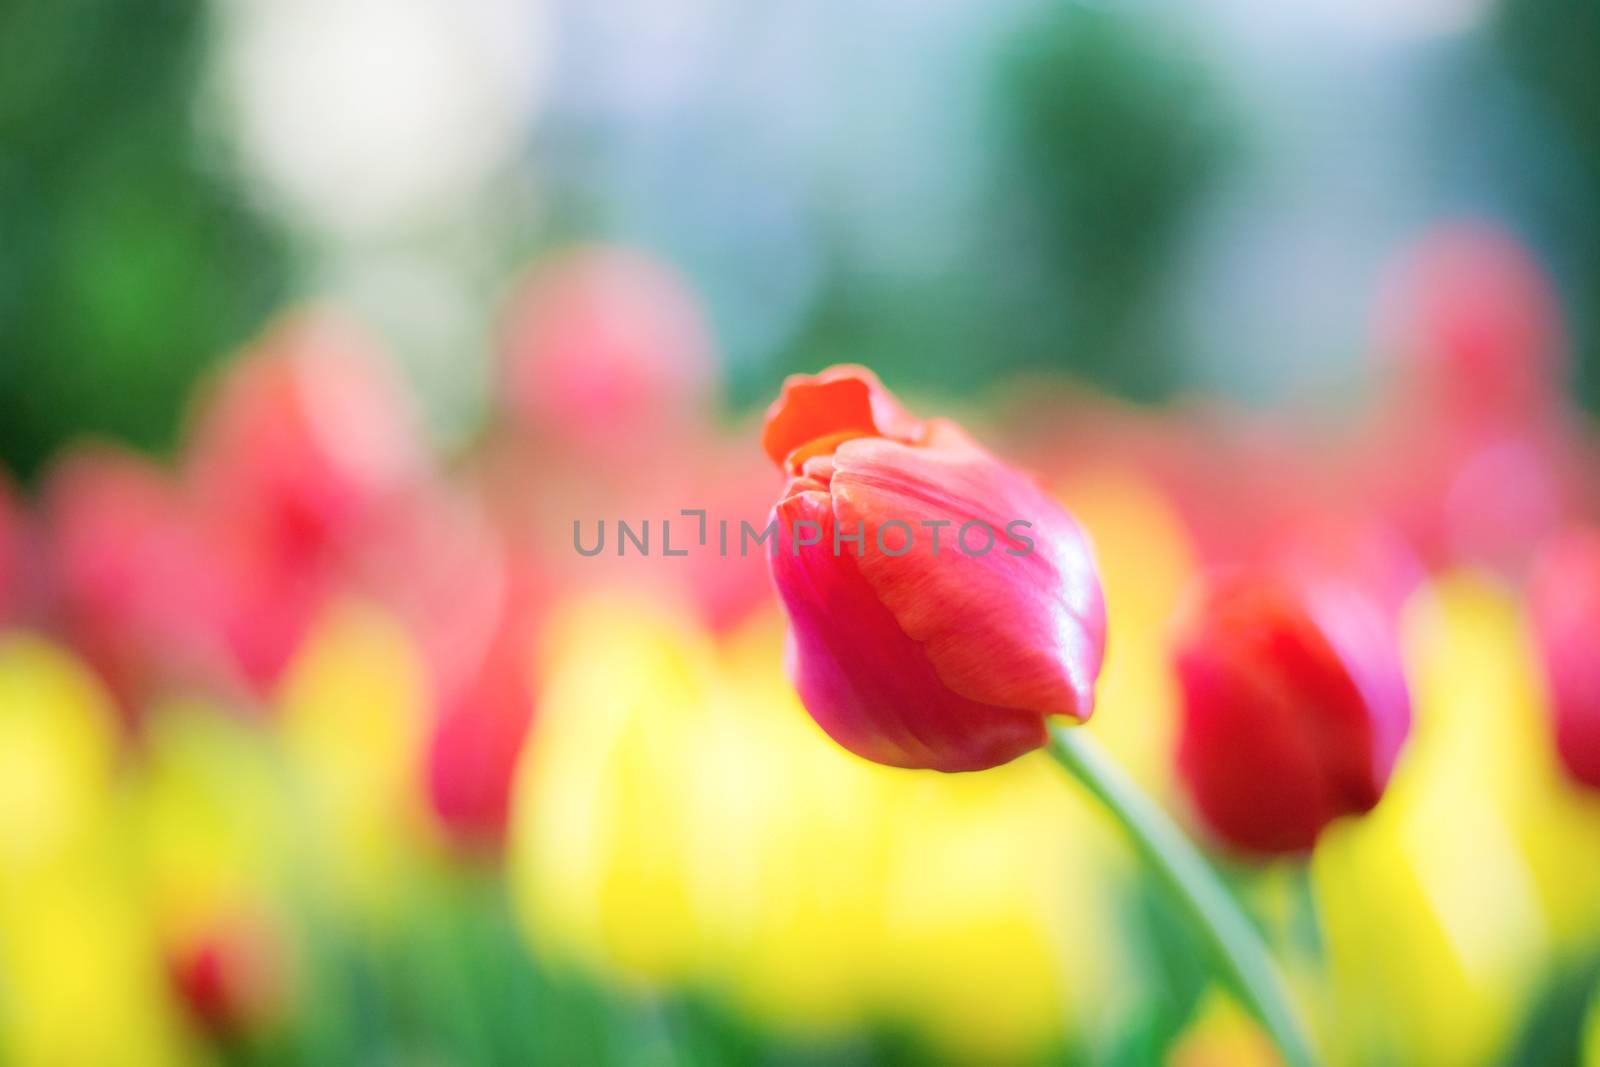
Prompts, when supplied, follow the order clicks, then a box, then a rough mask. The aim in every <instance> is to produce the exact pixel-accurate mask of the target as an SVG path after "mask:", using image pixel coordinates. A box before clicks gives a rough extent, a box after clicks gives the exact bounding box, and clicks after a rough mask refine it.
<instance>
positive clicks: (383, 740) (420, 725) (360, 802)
mask: <svg viewBox="0 0 1600 1067" xmlns="http://www.w3.org/2000/svg"><path fill="white" fill-rule="evenodd" d="M425 701H426V689H425V679H424V674H423V669H422V666H421V664H420V663H419V662H418V658H417V655H416V652H415V649H414V648H413V647H412V645H411V643H410V641H409V640H408V639H407V638H406V635H405V633H404V632H403V631H402V630H401V629H400V627H399V626H398V624H396V623H395V622H394V621H393V620H392V619H390V618H389V617H388V616H386V615H384V614H382V613H381V612H379V611H377V610H375V609H372V608H370V607H367V606H364V605H360V604H354V603H346V604H342V605H339V606H336V607H335V608H333V609H332V610H331V611H330V612H329V613H328V615H327V616H326V617H325V618H324V619H322V620H321V622H320V624H319V625H318V626H317V627H316V628H315V629H314V630H313V632H312V634H311V635H310V636H309V637H308V638H307V640H306V643H305V645H304V646H303V647H302V648H301V649H300V651H299V652H298V653H297V654H296V656H295V658H294V660H293V661H292V662H291V663H290V665H289V671H288V674H287V676H286V678H285V680H284V683H283V686H282V688H281V690H280V692H279V694H278V700H277V704H278V707H277V717H278V722H279V726H280V729H281V731H282V737H283V743H284V747H285V750H286V753H287V755H288V758H289V761H290V763H291V765H292V767H293V769H294V772H295V775H296V778H297V781H298V785H299V788H300V790H301V792H302V798H301V800H302V805H303V807H302V809H301V811H300V812H299V821H300V823H301V826H302V830H303V832H304V833H305V834H306V835H307V838H308V840H307V846H308V851H309V856H308V869H309V870H311V871H312V872H314V873H315V875H316V876H317V877H318V878H321V879H324V882H323V884H322V886H321V887H320V888H322V889H324V890H326V891H327V892H328V893H329V894H331V899H332V900H333V901H334V903H335V904H336V905H337V906H340V907H341V908H344V909H347V910H348V911H349V912H350V913H351V914H352V915H359V916H365V917H368V918H372V919H376V920H380V921H381V920H384V919H386V918H393V917H394V916H395V915H396V914H398V910H397V909H398V908H399V907H400V905H401V904H402V903H403V898H404V897H405V895H406V893H407V891H408V888H409V886H410V885H411V884H412V882H413V879H411V878H410V877H408V874H407V872H408V870H409V869H410V867H409V865H410V864H411V863H412V862H413V861H414V860H415V859H416V857H417V855H418V851H417V850H418V847H419V842H420V841H421V840H422V839H423V838H424V836H425V833H426V830H425V827H426V821H425V817H424V814H423V809H422V803H421V794H420V791H419V781H420V778H419V771H418V765H419V761H420V758H421V747H422V742H423V731H424V729H425V715H426V711H427V706H426V703H425Z"/></svg>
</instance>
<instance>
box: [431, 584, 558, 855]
mask: <svg viewBox="0 0 1600 1067" xmlns="http://www.w3.org/2000/svg"><path fill="white" fill-rule="evenodd" d="M542 605H543V596H542V595H541V590H540V588H539V586H538V584H537V583H536V582H535V581H533V580H532V578H531V576H529V575H526V574H524V575H523V576H521V577H520V578H518V579H516V580H513V581H511V582H509V583H508V585H507V588H506V590H505V595H504V599H503V602H502V603H501V604H500V607H499V616H498V619H497V620H496V625H495V631H494V634H493V637H492V640H491V641H490V643H489V645H488V647H487V648H486V649H485V650H484V652H483V655H482V658H481V659H480V660H479V661H478V662H477V663H476V664H475V665H474V667H473V668H472V670H471V671H470V672H469V673H467V674H466V675H464V676H461V677H458V678H444V679H441V685H440V696H439V708H438V718H437V720H436V721H435V723H434V727H433V733H432V735H431V737H430V738H429V740H428V751H427V772H426V773H427V795H428V799H429V802H430V803H431V805H432V807H433V811H434V814H435V816H436V817H437V819H438V821H439V824H440V825H441V826H442V827H443V828H444V830H445V831H446V832H447V833H448V834H449V835H450V838H451V839H452V840H453V841H454V842H455V843H456V844H458V845H461V846H464V847H466V848H469V849H487V850H493V849H496V848H498V847H499V845H500V843H501V841H502V840H503V839H504V836H505V830H506V821H507V818H508V816H509V814H510V806H511V786H512V782H513V779H514V778H515V776H516V768H517V761H518V759H519V758H520V756H521V753H522V743H523V740H524V739H525V738H526V737H527V734H528V727H529V725H530V724H531V722H532V720H533V713H534V669H535V666H536V664H535V657H534V653H535V649H536V640H537V636H538V625H539V621H540V614H541V610H542Z"/></svg>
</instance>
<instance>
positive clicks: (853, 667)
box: [762, 367, 1105, 771]
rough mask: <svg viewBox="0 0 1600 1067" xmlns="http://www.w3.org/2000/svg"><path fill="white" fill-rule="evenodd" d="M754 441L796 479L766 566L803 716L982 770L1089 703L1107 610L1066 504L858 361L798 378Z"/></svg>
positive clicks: (892, 753) (778, 515)
mask: <svg viewBox="0 0 1600 1067" xmlns="http://www.w3.org/2000/svg"><path fill="white" fill-rule="evenodd" d="M762 443H763V445H764V447H765V449H766V452H767V455H768V456H769V457H771V459H772V460H773V461H774V462H775V463H777V464H778V465H779V466H780V467H781V468H782V470H783V471H784V473H785V474H786V475H787V476H788V478H789V483H788V486H787V488H785V490H784V493H783V496H782V498H781V499H780V501H779V502H778V504H777V506H776V508H775V509H774V511H773V519H774V527H773V538H772V541H771V543H770V547H769V562H770V564H771V568H772V575H773V580H774V582H775V583H776V585H777V587H778V591H779V593H780V595H781V596H782V599H783V602H784V606H785V607H786V609H787V610H788V613H789V621H790V624H791V634H790V638H791V646H790V653H791V670H792V673H793V675H794V681H795V687H796V690H797V691H798V692H799V695H800V698H801V700H802V701H803V702H804V703H805V705H806V708H807V710H809V711H810V713H811V715H812V717H813V718H814V719H816V721H817V723H818V724H819V725H820V726H821V727H822V728H823V730H825V731H826V732H827V733H828V735H829V736H831V737H832V738H833V739H834V740H835V741H837V742H838V743H839V744H841V745H843V746H844V747H845V748H847V749H849V750H850V751H852V752H854V753H856V754H857V755H859V756H863V757H865V758H867V759H870V760H874V761H876V762H879V763H885V764H890V765H892V766H897V767H923V768H931V769H935V770H943V771H963V770H980V769H983V768H986V767H993V766H996V765H998V764H1001V763H1005V762H1008V761H1009V760H1012V759H1014V758H1016V757H1017V756H1019V755H1021V754H1023V753H1024V752H1028V751H1030V750H1032V749H1035V748H1038V747H1040V746H1042V745H1043V744H1044V743H1045V742H1046V739H1047V737H1046V731H1045V719H1046V717H1048V716H1051V715H1066V716H1070V717H1071V718H1073V719H1076V720H1078V721H1080V722H1081V721H1085V720H1087V719H1088V718H1089V715H1090V713H1091V712H1092V711H1093V708H1094V684H1095V679H1096V678H1097V676H1098V675H1099V673H1100V664H1101V660H1102V658H1103V655H1104V651H1105V605H1104V601H1103V600H1102V597H1101V592H1100V580H1099V576H1098V575H1097V574H1096V571H1095V566H1094V559H1093V555H1092V553H1091V551H1090V548H1089V544H1088V541H1087V540H1086V539H1085V537H1084V535H1083V532H1082V531H1081V530H1080V529H1079V528H1078V525H1077V523H1075V522H1074V521H1073V520H1072V518H1071V517H1070V516H1069V515H1068V514H1067V513H1066V512H1065V511H1064V510H1063V509H1062V508H1061V506H1060V505H1059V504H1057V503H1056V502H1055V501H1054V500H1052V499H1051V498H1050V497H1049V496H1047V495H1046V494H1045V493H1044V492H1043V491H1042V490H1041V489H1040V488H1039V487H1038V486H1037V485H1036V484H1035V483H1034V482H1033V481H1032V480H1030V479H1029V478H1027V477H1026V476H1024V475H1023V474H1021V473H1020V472H1018V471H1017V470H1015V469H1013V468H1012V467H1010V466H1007V465H1006V464H1005V463H1002V462H1001V461H1000V460H998V459H996V458H995V457H994V456H992V455H991V454H989V453H988V452H986V451H985V450H984V449H982V448H980V447H979V446H978V445H976V444H975V443H973V441H972V440H971V439H970V438H968V437H967V435H966V434H965V433H963V432H962V431H961V430H960V429H959V428H958V427H957V426H955V425H954V424H953V423H950V422H946V421H942V420H935V421H931V422H923V421H921V420H919V419H916V418H914V417H913V416H911V415H910V414H908V413H907V412H906V411H905V410H904V409H903V408H901V407H900V405H899V403H898V402H897V401H896V400H895V398H894V397H893V396H891V395H890V393H889V392H888V390H886V389H885V388H884V387H883V386H882V385H881V384H880V383H879V382H878V380H877V378H876V377H875V376H874V375H873V374H872V372H871V371H868V370H866V369H864V368H861V367H835V368H833V369H831V370H828V371H825V372H823V373H822V374H820V375H817V376H815V377H798V376H797V377H794V378H791V379H789V381H788V382H787V383H785V385H784V388H783V394H782V395H781V396H780V397H779V398H778V400H777V402H776V403H774V404H773V406H772V408H771V409H770V410H769V411H768V413H767V422H766V429H765V432H764V434H763V440H762Z"/></svg>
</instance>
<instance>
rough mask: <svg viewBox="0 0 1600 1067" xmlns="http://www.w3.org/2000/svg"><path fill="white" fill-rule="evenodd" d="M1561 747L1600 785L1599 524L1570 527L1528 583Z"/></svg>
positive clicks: (1573, 767) (1580, 774)
mask: <svg viewBox="0 0 1600 1067" xmlns="http://www.w3.org/2000/svg"><path fill="white" fill-rule="evenodd" d="M1528 612H1529V615H1530V616H1531V618H1532V623H1533V629H1534V633H1535V636H1536V637H1537V639H1538V643H1539V651H1540V654H1541V656H1542V659H1543V662H1544V670H1545V682H1546V687H1547V690H1548V693H1549V706H1550V713H1551V716H1552V721H1553V725H1554V729H1555V745H1556V752H1557V753H1558V755H1559V756H1560V758H1561V762H1562V764H1563V765H1564V766H1565V767H1566V769H1567V771H1568V773H1570V774H1571V775H1572V777H1573V778H1574V779H1575V780H1576V781H1578V782H1581V783H1583V784H1584V785H1587V786H1591V787H1593V788H1595V789H1600V529H1595V528H1592V527H1591V528H1581V529H1572V530H1567V531H1565V532H1563V533H1562V534H1560V535H1558V536H1557V537H1556V538H1554V539H1553V540H1552V541H1551V542H1550V543H1549V544H1548V545H1546V546H1545V548H1544V549H1543V550H1542V551H1541V552H1540V553H1539V557H1538V560H1537V562H1536V563H1535V566H1534V570H1533V575H1532V578H1531V580H1530V582H1529V586H1528Z"/></svg>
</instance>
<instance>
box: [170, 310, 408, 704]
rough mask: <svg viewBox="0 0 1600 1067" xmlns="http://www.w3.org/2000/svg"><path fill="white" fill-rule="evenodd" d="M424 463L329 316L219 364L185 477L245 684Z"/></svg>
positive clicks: (402, 405)
mask: <svg viewBox="0 0 1600 1067" xmlns="http://www.w3.org/2000/svg"><path fill="white" fill-rule="evenodd" d="M424 471H425V466H424V449H423V442H422V440H421V439H420V437H419V435H418V428H417V426H416V423H415V421H414V419H413V418H412V412H411V411H410V408H409V406H408V404H407V402H406V397H405V394H404V391H403V390H402V389H401V387H400V383H399V382H398V381H397V380H396V379H395V378H394V377H393V376H392V375H391V374H389V373H388V370H387V367H386V365H385V364H384V361H383V358H382V357H381V355H379V354H378V353H376V352H375V351H374V350H373V349H372V347H371V346H370V344H369V342H368V341H367V340H366V339H365V338H364V337H362V336H361V335H360V334H359V333H357V332H355V331H354V330H353V329H351V328H350V327H349V326H347V325H345V324H344V323H342V322H340V321H339V320H337V319H335V318H333V317H331V316H328V315H325V314H321V313H314V312H308V313H304V314H301V315H299V316H297V317H294V318H291V319H289V320H288V321H286V322H284V323H282V324H280V325H279V326H278V327H277V328H276V329H274V330H273V331H272V332H271V333H269V334H268V335H267V337H266V339H265V340H264V341H262V342H261V343H260V344H259V345H258V346H257V347H256V348H255V349H253V350H251V351H249V352H247V353H245V354H244V355H243V356H242V357H241V358H240V359H239V360H238V361H237V362H235V363H234V364H232V365H231V366H229V367H228V368H227V369H226V371H225V372H224V373H223V375H222V378H221V380H220V381H219V382H218V383H217V385H216V388H215V389H214V391H213V392H212V393H211V394H210V395H209V396H208V397H207V398H205V401H204V402H203V403H202V405H201V410H200V415H199V419H198V424H197V426H196V428H195V433H194V435H193V439H192V441H191V442H190V451H189V455H188V476H189V482H188V484H189V488H190V490H191V495H192V497H193V502H194V506H195V508H196V514H197V520H198V521H199V522H200V524H201V526H202V530H203V535H204V538H205V541H206V545H207V550H208V551H209V552H210V553H211V554H212V556H213V558H214V560H215V561H216V565H217V567H218V569H219V570H220V571H221V573H222V575H223V581H222V586H223V594H222V606H221V609H220V614H221V622H220V628H221V631H222V634H223V636H224V638H225V640H226V643H227V645H228V647H229V649H230V650H231V653H232V655H233V657H234V660H235V662H236V664H237V667H238V670H239V672H240V673H241V674H242V675H243V677H244V678H245V679H246V681H247V682H248V683H249V685H250V686H251V687H252V688H253V689H254V690H255V691H256V692H257V693H262V694H264V693H265V692H267V691H268V690H269V689H270V688H271V686H272V685H273V684H274V683H275V682H276V680H277V678H278V677H279V675H280V674H281V673H282V671H283V669H284V667H285V665H286V664H287V663H288V661H289V659H290V657H291V656H292V655H293V653H294V650H295V649H296V648H297V647H298V646H299V644H300V641H301V639H302V638H303V637H304V635H305V631H306V628H307V627H308V626H309V625H310V623H311V620H312V619H313V618H314V617H315V615H316V613H317V611H318V609H319V607H320V606H321V605H322V604H323V602H324V601H325V599H326V597H327V595H328V593H329V591H330V588H331V587H332V586H333V584H334V582H335V580H336V578H337V577H338V573H339V570H340V568H342V567H346V566H348V565H349V563H350V557H351V556H352V554H353V553H354V551H355V549H356V547H357V546H358V545H359V543H360V540H361V538H363V537H365V536H370V534H371V533H372V531H373V528H374V526H375V525H376V524H377V523H378V521H379V519H380V517H381V516H382V515H383V514H384V509H385V507H386V506H387V504H388V502H389V501H390V500H391V498H392V497H394V496H396V495H397V494H400V493H402V492H403V491H404V490H405V489H406V488H408V487H409V486H411V485H412V484H414V483H415V482H416V481H417V480H418V479H419V478H420V477H421V476H422V474H423V473H424Z"/></svg>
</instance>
